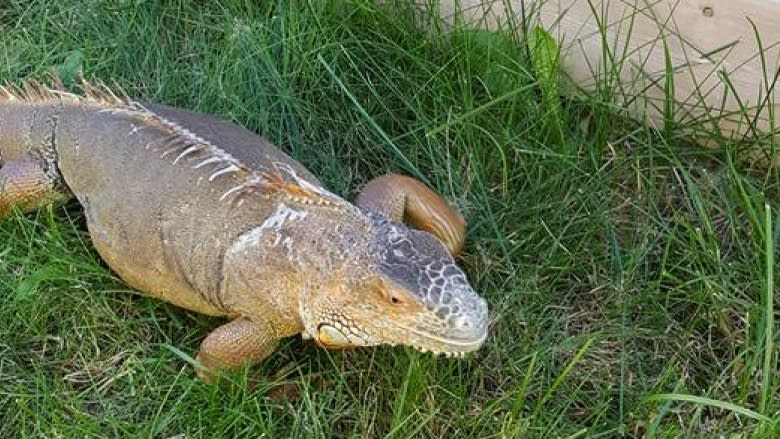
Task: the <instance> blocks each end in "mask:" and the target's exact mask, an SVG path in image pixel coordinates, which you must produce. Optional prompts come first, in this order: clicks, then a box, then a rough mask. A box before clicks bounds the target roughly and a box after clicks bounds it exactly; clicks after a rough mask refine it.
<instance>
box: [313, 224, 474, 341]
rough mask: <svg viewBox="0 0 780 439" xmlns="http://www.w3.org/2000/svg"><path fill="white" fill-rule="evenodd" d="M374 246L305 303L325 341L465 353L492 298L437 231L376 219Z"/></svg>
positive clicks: (318, 334) (315, 334) (318, 337)
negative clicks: (475, 283)
mask: <svg viewBox="0 0 780 439" xmlns="http://www.w3.org/2000/svg"><path fill="white" fill-rule="evenodd" d="M374 231H375V235H373V236H372V237H371V238H369V240H370V241H372V242H371V243H370V245H369V246H368V248H370V249H371V250H370V251H369V252H368V253H369V254H368V255H364V257H361V258H358V260H356V261H355V263H353V264H349V265H350V266H351V268H346V269H345V270H347V271H349V272H348V273H341V275H339V276H336V277H335V278H334V281H333V282H332V283H331V284H330V285H329V286H327V287H325V288H321V289H319V291H316V292H315V291H312V292H311V293H310V294H308V295H307V297H308V298H307V299H306V300H304V301H302V307H301V312H302V314H303V315H302V319H303V320H304V324H305V326H306V332H307V333H308V335H310V336H312V337H314V338H315V339H316V340H317V342H318V343H319V344H321V345H323V346H325V347H352V346H371V345H378V344H389V345H407V346H413V347H415V348H417V349H419V350H421V351H424V352H425V351H430V352H433V353H444V354H446V355H448V356H450V355H456V356H460V355H463V354H465V353H466V352H470V351H474V350H476V349H478V348H479V347H480V346H481V345H482V343H483V342H484V341H485V338H486V336H487V326H488V325H487V324H488V310H487V302H486V301H485V300H484V299H483V298H481V297H479V296H478V295H477V294H476V293H475V292H474V290H473V289H472V287H471V286H470V285H469V283H468V281H467V280H466V276H465V274H464V273H463V271H462V270H461V269H460V268H458V266H457V265H456V264H455V261H454V260H453V258H452V256H451V255H450V253H449V252H448V250H447V248H446V247H445V246H444V245H443V244H442V243H441V242H440V241H439V240H437V239H436V238H435V237H434V236H433V235H431V234H429V233H427V232H423V231H419V230H415V229H411V228H409V227H406V226H405V225H402V224H398V223H394V222H390V221H386V220H382V219H375V226H374Z"/></svg>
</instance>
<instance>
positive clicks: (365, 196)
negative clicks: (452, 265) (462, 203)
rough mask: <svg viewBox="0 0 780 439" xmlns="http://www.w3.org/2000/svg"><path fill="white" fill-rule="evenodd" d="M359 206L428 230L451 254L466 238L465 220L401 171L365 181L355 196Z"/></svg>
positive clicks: (438, 197) (440, 198)
mask: <svg viewBox="0 0 780 439" xmlns="http://www.w3.org/2000/svg"><path fill="white" fill-rule="evenodd" d="M357 205H358V206H360V207H361V208H364V209H368V210H373V211H375V212H377V213H379V214H380V215H383V216H385V217H387V218H390V219H392V220H395V221H404V220H405V221H406V222H408V223H409V224H410V225H412V226H413V227H416V228H418V229H421V230H425V231H427V232H430V233H432V234H433V235H435V236H436V237H437V238H439V239H440V240H441V241H442V242H443V243H444V245H446V246H447V248H448V249H449V250H450V253H452V254H453V255H458V254H459V253H460V251H461V250H462V249H463V243H464V241H465V240H466V221H465V220H464V219H463V217H462V216H461V215H460V213H458V211H457V210H455V208H454V207H452V206H450V205H449V204H447V202H446V201H445V200H444V198H442V197H441V196H440V195H439V194H437V193H436V192H434V191H433V190H431V189H430V188H429V187H428V186H426V185H424V184H423V183H421V182H419V181H417V180H415V179H413V178H411V177H406V176H403V175H398V174H387V175H383V176H380V177H377V178H374V179H373V180H371V181H369V182H368V183H367V184H366V186H365V187H364V188H363V190H362V191H361V192H360V194H359V195H358V198H357Z"/></svg>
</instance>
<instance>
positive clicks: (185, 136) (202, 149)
mask: <svg viewBox="0 0 780 439" xmlns="http://www.w3.org/2000/svg"><path fill="white" fill-rule="evenodd" d="M52 82H53V83H54V88H49V87H47V86H45V85H43V84H41V83H40V82H38V81H35V80H28V81H25V82H23V83H22V84H21V85H20V86H17V85H5V86H0V104H2V103H3V102H14V103H17V102H22V103H29V104H33V105H34V104H44V103H52V102H63V101H64V100H68V101H70V103H75V104H81V105H84V106H96V107H98V112H99V113H111V114H122V115H126V116H127V117H130V118H133V119H136V120H139V121H140V123H141V125H140V126H134V127H133V129H132V130H131V131H130V133H129V134H130V135H132V134H136V133H138V132H139V131H140V130H142V129H143V128H144V127H150V126H154V127H157V128H159V129H162V130H163V131H164V132H166V133H168V135H167V136H165V137H162V139H160V140H158V141H154V142H150V143H148V144H146V146H145V149H147V150H153V151H156V152H158V153H159V154H160V158H163V159H165V158H169V157H173V158H172V160H171V161H170V163H171V165H173V166H176V165H179V164H180V163H183V162H189V163H193V162H195V163H194V165H191V168H192V169H204V170H206V171H207V172H208V174H207V178H205V179H206V181H208V182H213V181H215V180H217V179H218V178H220V177H225V176H229V175H233V176H234V177H236V179H237V184H236V185H235V186H233V187H232V188H230V189H228V190H227V191H225V192H224V193H223V194H222V195H221V196H220V200H223V201H227V202H229V203H230V204H231V205H233V206H240V205H241V204H243V203H244V201H245V199H246V198H247V197H251V196H255V197H258V196H259V197H260V198H263V199H269V198H278V199H281V200H288V201H292V202H297V203H301V204H310V205H320V206H338V207H342V208H348V209H350V210H352V209H354V206H352V205H351V204H350V203H348V202H346V201H344V200H343V199H341V198H340V197H338V196H336V195H335V194H333V193H331V192H329V191H328V190H326V189H324V188H322V187H320V186H317V185H313V184H311V183H309V182H308V181H306V180H305V179H303V178H300V177H299V176H298V175H297V174H296V172H295V170H294V169H292V168H291V167H290V166H289V165H288V164H286V163H281V162H274V163H273V169H268V168H265V169H257V170H255V169H251V168H249V167H248V166H246V165H245V164H244V163H243V162H241V161H240V160H238V159H236V158H235V157H233V156H232V155H231V154H229V153H228V152H227V151H225V150H224V149H222V148H219V147H218V146H216V145H214V144H213V143H211V142H210V141H208V140H206V139H204V138H202V137H200V136H198V135H197V134H196V133H193V132H192V131H190V130H188V129H187V128H185V127H183V126H181V125H179V124H177V123H175V122H173V121H171V120H169V119H167V118H165V117H162V116H160V115H158V114H156V113H155V112H153V111H151V110H149V109H147V108H146V107H144V106H143V104H141V103H139V102H137V101H135V100H132V99H130V98H128V97H126V95H125V94H123V93H122V94H116V93H114V92H113V91H112V90H111V88H109V87H108V86H106V85H104V84H102V83H90V82H88V81H85V80H82V81H81V83H80V88H81V90H82V94H81V95H79V94H75V93H72V92H69V91H66V90H64V87H63V86H62V82H61V81H60V80H59V78H57V77H56V76H55V77H53V78H52ZM196 161H197V162H196ZM204 177H205V176H204Z"/></svg>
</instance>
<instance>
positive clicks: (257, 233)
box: [230, 203, 309, 254]
mask: <svg viewBox="0 0 780 439" xmlns="http://www.w3.org/2000/svg"><path fill="white" fill-rule="evenodd" d="M308 215H309V213H308V212H304V211H302V210H295V209H291V208H290V207H287V206H286V205H285V204H284V203H279V204H278V205H277V206H276V211H275V212H274V213H273V214H272V215H271V216H269V217H268V218H266V219H265V221H263V224H261V225H260V226H259V227H255V228H254V229H252V230H250V231H248V232H246V233H244V234H243V235H241V237H239V238H238V239H237V240H236V242H235V244H233V246H232V247H231V249H230V252H231V253H240V252H242V251H245V250H247V249H249V248H251V247H255V246H257V245H258V244H259V243H260V238H262V237H263V235H264V234H265V233H266V232H267V231H269V230H273V231H274V232H276V239H275V240H274V246H277V245H279V243H280V242H281V243H282V245H283V246H284V247H285V248H286V249H287V251H288V254H289V252H290V251H291V250H292V244H293V243H292V239H291V238H289V237H287V238H284V240H282V238H281V235H280V234H279V232H281V230H282V228H283V227H284V226H285V225H286V224H287V225H289V224H290V223H294V222H298V221H301V220H302V219H304V218H306V217H307V216H308Z"/></svg>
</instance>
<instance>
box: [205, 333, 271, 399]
mask: <svg viewBox="0 0 780 439" xmlns="http://www.w3.org/2000/svg"><path fill="white" fill-rule="evenodd" d="M277 343H278V340H277V339H276V337H275V336H274V333H273V331H272V330H271V328H270V326H269V325H268V324H266V323H264V322H256V321H253V320H247V319H244V318H238V319H236V320H233V321H231V322H229V323H226V324H224V325H222V326H220V327H218V328H217V329H215V330H213V331H211V333H210V334H209V335H208V336H207V337H206V338H205V339H204V340H203V342H202V343H201V345H200V352H198V356H197V358H196V360H197V362H198V363H200V365H201V366H202V367H197V368H196V373H197V375H198V378H200V379H202V380H203V381H205V382H206V383H209V384H211V383H213V382H214V381H215V380H216V378H217V376H218V375H219V373H220V372H222V371H227V370H234V369H238V368H241V367H243V366H247V365H254V364H257V363H259V362H260V361H262V360H263V359H264V358H265V357H267V356H268V355H269V354H271V352H273V350H274V349H275V348H276V345H277Z"/></svg>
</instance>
